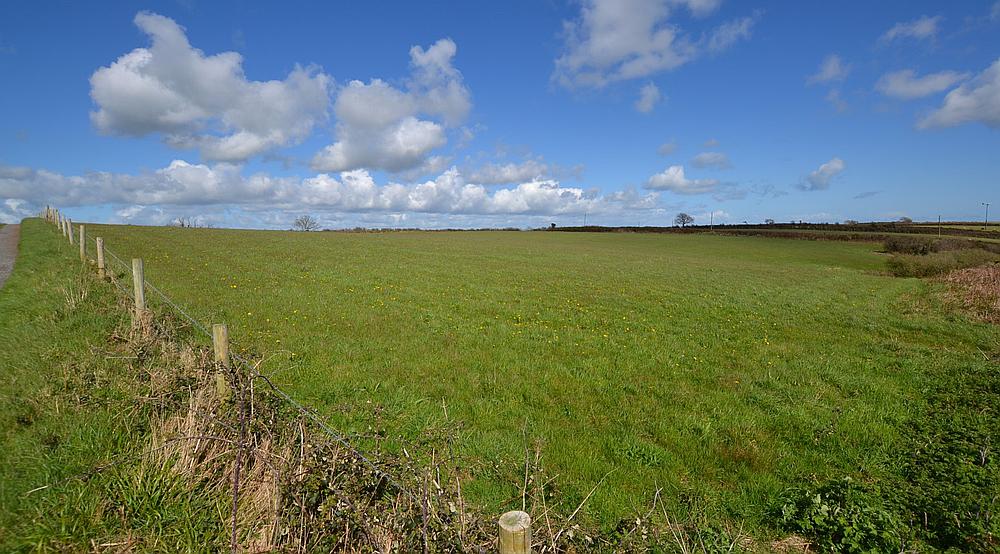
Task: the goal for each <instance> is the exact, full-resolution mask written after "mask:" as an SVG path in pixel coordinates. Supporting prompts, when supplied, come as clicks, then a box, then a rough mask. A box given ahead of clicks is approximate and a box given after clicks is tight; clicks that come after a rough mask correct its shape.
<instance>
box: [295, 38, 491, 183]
mask: <svg viewBox="0 0 1000 554" xmlns="http://www.w3.org/2000/svg"><path fill="white" fill-rule="evenodd" d="M457 50H458V48H457V46H456V45H455V43H454V42H453V41H452V40H451V39H441V40H439V41H437V42H436V43H434V44H433V45H431V46H430V47H429V48H427V49H426V50H425V49H424V48H422V47H420V46H414V47H412V48H411V49H410V68H411V76H410V79H409V81H408V83H407V86H406V89H405V90H401V89H399V88H396V87H394V86H392V85H390V84H388V83H386V82H385V81H382V80H381V79H373V80H372V81H370V82H368V83H367V84H366V83H363V82H361V81H351V82H350V83H348V84H347V85H346V86H345V87H344V88H343V89H341V91H340V92H339V94H338V95H337V100H336V102H335V104H334V113H335V114H336V116H337V126H336V135H337V140H336V142H334V143H333V144H331V145H329V146H327V147H326V148H324V149H323V150H321V151H320V152H319V153H317V154H316V156H315V157H314V158H313V160H312V167H313V169H315V170H317V171H348V170H352V169H360V168H366V169H383V170H387V171H390V172H400V171H404V170H409V169H413V168H416V167H419V166H420V165H421V164H424V163H425V162H426V161H427V158H428V156H430V155H431V153H432V152H433V151H435V150H437V149H438V148H441V147H442V146H444V145H445V144H446V143H447V142H448V138H447V134H446V128H448V127H454V126H456V125H458V124H460V123H461V122H462V120H464V119H465V117H466V116H467V115H468V113H469V110H470V109H471V107H472V101H471V94H470V93H469V89H468V88H466V86H465V84H464V83H463V81H462V75H461V73H460V72H459V71H458V70H457V69H456V68H455V67H454V66H453V65H452V61H453V59H454V57H455V54H456V52H457Z"/></svg>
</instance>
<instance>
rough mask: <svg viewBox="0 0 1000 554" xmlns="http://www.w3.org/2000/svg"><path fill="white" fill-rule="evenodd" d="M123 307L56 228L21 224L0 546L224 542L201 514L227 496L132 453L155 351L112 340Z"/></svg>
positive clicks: (3, 357) (140, 438)
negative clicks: (140, 356) (141, 355)
mask: <svg viewBox="0 0 1000 554" xmlns="http://www.w3.org/2000/svg"><path fill="white" fill-rule="evenodd" d="M127 317H128V314H127V312H126V311H123V310H122V307H121V306H119V305H118V303H117V299H116V298H115V296H114V295H113V294H112V289H111V288H110V285H107V284H101V283H98V282H97V281H96V280H95V279H93V277H92V272H90V271H86V270H84V269H83V268H82V267H81V265H80V263H79V260H78V258H77V255H76V253H75V252H74V250H73V249H72V248H71V247H69V246H68V245H66V244H65V242H64V240H63V239H62V237H61V236H60V235H59V234H58V233H57V232H56V231H54V230H53V229H51V228H50V227H48V226H47V225H46V224H44V223H42V222H41V221H39V220H26V221H25V222H24V224H23V225H22V228H21V246H20V256H19V258H18V261H17V265H16V267H15V270H14V273H13V274H12V276H11V278H10V279H9V280H8V281H7V283H6V285H5V286H4V287H3V289H0V367H2V368H3V378H2V379H3V381H2V382H3V387H2V388H0V427H2V428H3V429H4V432H3V434H2V436H0V550H2V551H4V552H17V551H33V550H42V551H89V550H92V549H98V550H103V549H114V548H117V549H120V550H128V549H131V550H137V551H214V550H216V549H217V548H221V547H222V546H224V545H226V544H227V542H225V539H224V537H222V535H223V532H222V531H223V530H222V528H221V527H222V526H221V524H220V523H219V522H218V518H214V521H213V518H211V517H207V516H206V514H209V515H211V514H213V513H218V510H219V509H225V508H224V507H223V505H219V506H216V504H215V501H214V500H212V499H210V498H207V497H205V496H204V495H202V494H201V493H199V491H197V490H195V489H192V488H190V487H189V486H187V485H185V484H184V483H182V482H181V481H180V480H179V479H177V478H176V477H175V476H174V475H172V474H171V472H169V471H167V470H166V468H164V467H160V466H151V465H148V464H145V463H143V462H142V461H141V460H138V459H135V458H134V456H135V455H136V454H138V453H139V452H140V451H141V450H142V449H143V448H144V447H145V446H146V445H147V444H148V434H149V422H150V417H151V414H152V412H153V411H154V410H155V407H154V406H151V405H150V402H149V401H148V396H149V378H150V377H149V375H150V374H149V373H147V371H146V370H148V369H149V368H150V367H154V366H155V364H156V363H157V358H156V356H154V355H150V356H147V357H146V359H145V360H143V361H138V360H137V359H132V358H133V356H132V355H131V354H133V353H130V352H126V351H123V349H122V348H121V343H120V341H117V340H115V339H113V338H112V337H114V336H115V335H116V333H118V332H120V330H121V327H122V326H123V325H125V323H126V321H127ZM143 399H146V400H143ZM116 460H118V461H121V460H124V461H125V462H126V463H121V464H120V465H117V466H115V465H110V466H109V464H113V463H114V462H115V461H116ZM105 466H109V467H107V468H106V469H105V470H104V471H100V472H96V471H95V469H97V468H100V467H105ZM102 545H103V546H102Z"/></svg>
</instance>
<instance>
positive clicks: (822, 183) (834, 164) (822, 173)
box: [799, 158, 847, 190]
mask: <svg viewBox="0 0 1000 554" xmlns="http://www.w3.org/2000/svg"><path fill="white" fill-rule="evenodd" d="M846 167H847V165H846V164H845V163H844V160H842V159H840V158H833V159H831V160H830V161H828V162H826V163H825V164H823V165H821V166H819V168H818V169H816V170H815V171H813V172H811V173H809V175H808V176H807V177H806V180H805V182H804V183H801V184H800V185H799V188H800V189H802V190H825V189H828V188H830V183H831V181H833V179H834V177H836V176H837V175H840V174H841V173H843V171H844V169H846Z"/></svg>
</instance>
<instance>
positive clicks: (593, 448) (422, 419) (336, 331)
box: [88, 225, 1000, 536]
mask: <svg viewBox="0 0 1000 554" xmlns="http://www.w3.org/2000/svg"><path fill="white" fill-rule="evenodd" d="M88 235H89V236H91V237H94V236H103V237H104V238H105V240H106V244H107V247H108V248H109V249H111V250H112V251H113V252H115V253H117V254H118V255H120V256H121V257H122V258H125V259H126V260H127V259H128V258H131V257H142V258H144V259H145V261H146V277H147V279H148V280H149V281H150V282H151V283H153V284H154V285H156V286H157V287H159V288H160V289H161V290H162V291H163V292H165V293H166V294H167V295H169V296H170V297H172V298H173V299H174V300H176V301H177V302H179V303H180V304H181V305H183V306H184V307H185V308H186V309H188V310H189V311H190V313H191V314H192V315H193V316H195V317H197V318H198V319H200V320H202V321H203V322H206V323H212V322H226V323H228V324H229V326H230V336H231V337H232V340H233V341H234V343H235V344H236V345H238V347H239V348H242V349H246V350H248V351H250V352H252V353H254V354H256V355H259V356H263V357H264V358H265V359H266V362H265V365H264V372H265V373H269V374H271V375H273V378H274V380H275V381H276V382H277V383H278V384H279V385H281V386H283V387H284V388H285V389H286V390H287V391H289V392H290V393H291V394H292V396H294V397H295V398H297V399H298V400H300V401H302V402H304V403H306V404H308V405H310V406H312V407H314V408H316V409H317V410H318V411H319V412H320V413H322V414H323V415H324V416H325V417H327V418H328V420H329V421H330V422H331V423H332V424H333V425H334V426H335V427H337V428H339V429H341V430H343V431H344V432H345V433H348V434H352V435H356V440H357V441H358V443H359V445H361V446H362V447H364V448H369V449H373V448H382V449H387V450H390V451H392V450H394V449H400V448H402V446H404V445H406V446H408V447H409V448H413V444H414V443H415V442H416V443H420V442H421V441H431V442H425V443H424V444H425V445H427V449H428V450H429V449H430V445H431V444H433V437H434V436H440V435H441V434H442V433H444V432H445V431H448V432H453V433H455V440H454V443H453V447H454V448H455V449H456V450H457V451H458V453H459V454H460V455H461V456H462V457H463V458H465V459H467V460H469V464H470V465H469V467H468V473H469V475H470V478H471V482H470V483H468V484H466V485H465V486H464V488H465V492H466V494H467V497H468V499H469V500H471V501H473V502H475V503H477V504H479V505H481V506H483V507H484V508H485V509H487V510H493V511H495V512H500V511H503V510H506V509H512V508H515V507H518V508H519V507H520V503H521V487H522V484H523V480H524V461H525V457H526V451H532V452H533V451H534V449H536V448H537V449H538V451H539V452H540V454H541V457H542V458H541V463H542V464H543V465H544V466H545V468H546V471H547V473H548V474H549V475H551V476H553V477H554V480H553V481H552V483H551V484H550V487H551V488H552V489H553V491H554V493H555V498H556V501H557V502H558V507H557V509H558V510H560V511H563V512H570V511H572V510H573V509H574V508H575V507H576V506H577V505H578V504H579V503H580V502H581V501H582V500H583V499H584V498H585V497H586V496H587V494H588V493H589V492H590V491H591V490H592V489H594V487H595V486H597V488H596V490H595V492H594V493H593V496H592V497H591V498H590V499H589V500H588V501H587V503H586V505H585V506H584V508H583V509H582V510H581V512H580V515H579V516H577V517H578V518H580V519H581V520H582V521H584V522H586V523H588V524H591V525H600V526H601V527H603V528H605V529H610V528H613V527H614V526H615V525H616V524H617V523H618V522H619V521H621V520H623V519H624V520H627V519H629V518H630V517H633V516H634V515H635V514H636V513H637V512H641V511H645V509H647V508H648V506H649V505H650V504H651V502H652V499H653V497H654V494H655V492H656V491H657V490H658V489H662V493H661V498H662V499H663V500H664V501H665V502H666V506H667V507H668V509H669V510H671V512H672V513H673V514H676V517H678V518H680V519H685V518H686V519H696V518H707V520H709V521H713V522H744V524H745V525H746V531H747V532H749V533H751V534H752V535H760V534H763V535H764V536H767V535H772V536H773V526H772V525H771V524H770V523H769V522H768V521H767V517H766V515H765V514H766V512H767V510H768V507H769V505H770V503H772V502H773V500H774V498H775V497H776V495H779V494H780V493H781V492H782V491H783V490H785V489H786V488H788V487H790V486H795V485H803V484H809V483H814V482H818V481H822V480H824V479H833V478H839V477H841V476H852V477H854V478H856V479H859V480H861V481H871V480H876V481H877V480H879V479H881V478H882V477H885V476H887V475H891V474H893V473H894V472H896V471H897V470H898V466H899V464H900V463H901V462H900V455H901V452H902V451H901V448H902V445H903V443H904V442H905V439H906V435H907V433H908V425H909V422H910V421H911V419H912V418H914V417H915V416H916V415H917V414H919V413H921V411H922V410H923V409H924V408H925V407H926V394H925V393H926V391H927V390H928V387H931V386H933V385H934V384H935V383H937V382H938V381H937V380H940V378H941V376H943V375H955V374H961V373H962V372H967V371H973V370H979V371H981V370H983V369H984V368H987V369H988V368H989V367H990V365H989V364H990V363H991V362H990V360H989V359H988V357H986V356H984V352H996V351H997V350H998V338H1000V333H998V331H997V329H996V328H995V327H990V326H987V325H982V324H977V323H972V322H970V321H969V320H968V319H966V318H965V317H962V316H960V315H957V314H955V313H953V312H951V311H950V310H949V309H946V308H944V307H943V306H941V305H940V302H939V301H938V299H937V298H938V297H937V296H936V294H935V290H936V287H937V285H934V284H930V283H927V282H924V281H920V280H916V279H899V278H893V277H889V276H887V275H885V274H884V263H885V262H884V259H885V256H884V255H882V254H879V253H877V252H876V250H877V249H878V248H879V247H878V245H874V244H857V243H846V242H824V241H819V242H816V241H798V240H785V239H769V238H758V237H731V236H730V237H724V236H712V235H707V234H700V235H672V234H662V235H643V234H618V233H595V234H589V233H552V232H395V233H377V234H376V233H371V234H368V233H291V232H267V231H237V230H219V229H180V228H154V227H132V226H101V225H92V226H88ZM91 247H92V245H91ZM91 255H93V254H91ZM150 298H151V300H152V301H153V304H154V306H155V305H156V298H155V296H153V295H150ZM408 452H409V451H408ZM411 454H412V453H411ZM423 454H424V455H426V454H427V453H426V452H424V453H423ZM598 484H599V486H598Z"/></svg>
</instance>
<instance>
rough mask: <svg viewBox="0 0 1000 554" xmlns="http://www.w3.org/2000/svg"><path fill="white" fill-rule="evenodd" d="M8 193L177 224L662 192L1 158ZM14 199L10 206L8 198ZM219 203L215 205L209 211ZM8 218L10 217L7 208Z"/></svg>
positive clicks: (650, 204) (581, 203) (633, 205)
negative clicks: (230, 213)
mask: <svg viewBox="0 0 1000 554" xmlns="http://www.w3.org/2000/svg"><path fill="white" fill-rule="evenodd" d="M0 197H4V198H7V199H9V200H8V204H10V203H11V202H14V203H16V205H15V206H14V207H16V208H21V209H24V207H25V206H39V205H43V203H52V204H53V205H56V206H59V207H61V208H71V207H74V206H112V207H113V209H114V210H115V213H116V215H117V217H118V218H119V219H120V220H133V219H137V218H141V219H143V220H146V221H152V222H154V223H169V222H170V221H171V220H172V218H174V217H177V215H178V213H183V214H187V215H188V216H190V215H191V214H198V213H199V212H200V211H201V210H204V209H205V208H206V207H207V206H219V205H225V206H226V207H227V210H233V209H241V210H253V211H257V212H262V213H263V212H267V211H276V212H291V211H298V212H303V211H318V212H329V213H362V212H372V213H386V214H388V213H394V214H402V213H423V214H442V215H456V214H458V215H518V216H523V215H560V214H582V213H591V214H615V213H622V212H623V211H627V210H637V209H652V208H655V200H656V199H657V198H658V196H657V195H656V194H655V193H651V194H649V195H646V196H638V195H636V194H619V193H612V194H608V195H603V196H602V195H600V194H599V193H598V192H596V191H592V190H585V189H582V188H578V187H566V186H562V185H561V184H560V183H559V182H558V181H556V180H554V179H538V178H533V179H531V180H528V181H525V182H521V183H519V184H517V185H514V186H511V187H507V188H500V189H494V188H487V187H486V186H484V185H482V184H475V183H471V182H470V181H469V180H468V179H466V178H465V176H464V175H463V174H462V173H461V172H460V171H459V170H458V169H455V168H451V169H448V170H447V171H445V172H443V173H441V174H440V175H438V176H437V177H435V178H434V179H430V180H426V181H423V182H418V183H409V184H403V183H397V182H391V181H390V182H388V183H385V184H378V183H376V182H375V180H374V178H373V177H372V175H371V174H370V173H369V172H367V171H365V170H363V169H358V170H351V171H345V172H342V173H340V174H339V175H331V174H325V173H324V174H318V175H315V176H312V177H309V178H304V179H303V178H296V177H273V176H270V175H266V174H254V175H251V176H248V177H245V176H243V175H241V174H240V172H239V168H238V167H237V166H233V165H230V164H224V163H223V164H216V165H214V166H208V165H204V164H190V163H187V162H184V161H180V160H175V161H174V162H172V163H171V164H170V165H169V166H167V167H165V168H163V169H160V170H157V171H153V172H149V173H144V174H139V175H128V174H112V173H91V174H87V175H82V176H64V175H61V174H58V173H53V172H49V171H45V170H35V169H30V168H22V167H10V166H0ZM8 207H9V206H8ZM217 211H218V209H212V210H209V212H210V213H215V212H217ZM4 217H6V218H8V219H9V218H10V216H4Z"/></svg>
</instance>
